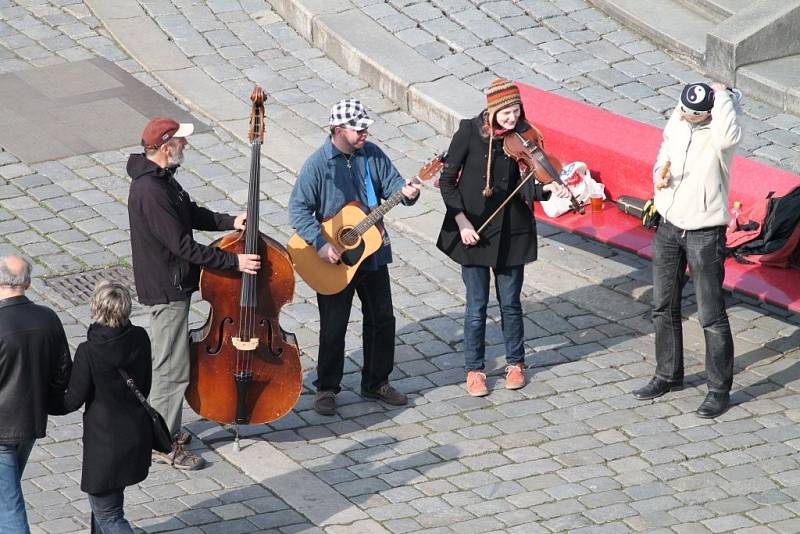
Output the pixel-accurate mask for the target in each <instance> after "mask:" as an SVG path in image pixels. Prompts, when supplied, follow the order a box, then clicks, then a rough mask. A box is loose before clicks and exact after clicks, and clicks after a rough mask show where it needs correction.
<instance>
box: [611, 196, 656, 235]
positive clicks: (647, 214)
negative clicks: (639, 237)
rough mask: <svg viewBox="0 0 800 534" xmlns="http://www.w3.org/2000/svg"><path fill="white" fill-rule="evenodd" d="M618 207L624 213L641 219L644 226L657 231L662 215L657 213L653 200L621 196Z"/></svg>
mask: <svg viewBox="0 0 800 534" xmlns="http://www.w3.org/2000/svg"><path fill="white" fill-rule="evenodd" d="M616 204H617V207H618V208H619V209H620V211H622V212H623V213H626V214H628V215H633V216H634V217H636V218H637V219H640V220H641V222H642V226H644V227H645V228H649V229H651V230H655V229H656V228H658V224H659V223H660V222H661V214H659V213H658V211H656V206H655V204H654V203H653V199H652V198H651V199H649V200H645V199H642V198H636V197H629V196H621V197H619V198H618V199H617V202H616Z"/></svg>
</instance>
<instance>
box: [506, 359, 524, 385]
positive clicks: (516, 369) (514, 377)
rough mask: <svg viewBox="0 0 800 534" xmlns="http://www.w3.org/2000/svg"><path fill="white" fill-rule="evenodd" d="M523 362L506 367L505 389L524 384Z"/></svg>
mask: <svg viewBox="0 0 800 534" xmlns="http://www.w3.org/2000/svg"><path fill="white" fill-rule="evenodd" d="M523 369H524V367H523V364H521V363H515V364H514V365H509V366H508V367H506V389H519V388H521V387H523V386H524V385H525V371H524V370H523Z"/></svg>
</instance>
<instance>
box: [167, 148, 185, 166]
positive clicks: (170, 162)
mask: <svg viewBox="0 0 800 534" xmlns="http://www.w3.org/2000/svg"><path fill="white" fill-rule="evenodd" d="M182 164H183V150H181V151H180V152H179V153H178V155H177V156H173V155H172V154H170V155H169V156H168V157H167V167H177V166H178V165H182Z"/></svg>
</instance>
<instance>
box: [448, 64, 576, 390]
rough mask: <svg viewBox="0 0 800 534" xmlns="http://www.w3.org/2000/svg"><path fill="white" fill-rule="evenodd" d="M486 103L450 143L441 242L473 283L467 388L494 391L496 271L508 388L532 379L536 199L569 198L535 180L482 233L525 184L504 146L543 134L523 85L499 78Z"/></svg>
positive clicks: (469, 287) (467, 313)
mask: <svg viewBox="0 0 800 534" xmlns="http://www.w3.org/2000/svg"><path fill="white" fill-rule="evenodd" d="M486 102H487V108H486V109H485V110H483V111H482V112H481V113H480V114H478V116H476V117H474V118H472V119H466V120H462V121H461V123H460V125H459V128H458V131H457V132H456V133H455V135H454V136H453V139H452V141H451V142H450V149H449V155H448V158H447V162H446V164H445V167H444V170H443V171H442V175H441V179H440V183H439V185H440V188H441V192H442V198H443V199H444V203H445V206H446V208H447V211H446V214H445V218H444V222H443V223H442V229H441V232H440V233H439V239H438V241H437V246H438V247H439V249H440V250H442V252H444V253H445V254H447V255H448V256H450V258H452V259H453V261H455V262H457V263H459V264H461V276H462V279H463V280H464V287H465V288H466V306H465V310H464V360H465V365H464V368H465V370H466V373H467V384H466V388H467V392H468V393H469V394H470V395H472V396H484V395H487V394H488V393H489V390H488V389H487V387H486V375H485V374H484V373H483V369H484V359H485V348H486V339H485V335H486V309H487V305H488V302H489V280H490V274H489V273H490V271H491V272H493V273H494V278H495V292H496V295H497V300H498V301H499V302H500V313H501V321H502V328H503V338H504V340H505V347H506V363H507V366H506V380H505V387H506V388H508V389H519V388H521V387H523V386H524V385H525V374H524V369H525V349H524V346H523V343H522V341H523V323H522V304H521V302H520V293H521V292H522V282H523V276H524V274H523V273H524V268H525V264H526V263H530V262H532V261H534V260H536V254H537V251H536V248H537V243H536V223H535V220H534V218H533V212H532V211H531V202H532V201H534V200H539V201H541V200H547V199H548V198H549V197H550V194H551V193H555V194H557V195H558V196H568V194H569V193H568V191H567V190H566V188H564V187H563V186H561V185H560V184H558V183H556V182H552V183H549V184H547V185H541V184H535V185H534V181H533V180H532V179H531V180H529V181H528V183H526V184H525V186H523V188H522V189H521V190H520V192H519V194H518V195H517V196H516V197H515V198H513V199H512V200H511V201H510V202H509V203H508V204H507V205H506V206H505V208H504V209H503V211H502V212H501V214H500V215H499V216H497V217H495V218H494V219H493V220H492V221H491V222H490V223H489V224H488V225H487V226H486V228H485V229H483V231H482V232H481V233H480V235H479V234H478V233H477V232H476V231H475V228H477V227H479V226H480V225H481V224H483V223H484V221H486V220H487V219H488V217H489V216H490V215H491V214H492V213H493V212H494V211H495V210H496V209H497V208H498V207H499V206H500V205H501V204H502V203H503V201H504V200H506V198H507V197H508V196H509V194H511V193H512V191H514V189H515V188H516V187H517V185H518V184H519V182H520V179H521V178H520V168H519V165H518V164H517V162H516V160H514V159H512V158H509V157H508V156H507V155H506V154H505V153H504V152H503V138H504V136H505V135H506V134H509V133H512V132H519V133H521V134H523V135H524V134H525V133H526V132H527V134H528V135H531V134H534V136H535V138H537V139H538V138H539V137H540V136H539V134H538V132H536V130H535V129H534V128H533V126H531V125H530V124H529V123H528V122H527V121H526V120H525V112H524V109H523V108H522V100H521V98H520V94H519V89H517V86H516V85H514V84H513V83H511V82H510V81H508V80H506V79H503V78H498V79H496V80H494V81H493V82H492V84H491V86H490V87H489V89H488V91H487V92H486Z"/></svg>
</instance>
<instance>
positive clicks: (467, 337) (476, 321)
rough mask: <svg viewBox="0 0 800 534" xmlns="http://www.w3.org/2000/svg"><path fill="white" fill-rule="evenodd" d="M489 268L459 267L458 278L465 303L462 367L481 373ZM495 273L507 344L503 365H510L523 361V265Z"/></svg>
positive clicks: (484, 346)
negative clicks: (520, 296) (465, 291)
mask: <svg viewBox="0 0 800 534" xmlns="http://www.w3.org/2000/svg"><path fill="white" fill-rule="evenodd" d="M489 269H490V267H480V266H468V265H462V266H461V278H462V279H463V280H464V286H465V287H466V289H467V302H466V306H465V307H464V368H465V370H467V371H474V370H480V369H483V367H484V359H485V357H486V308H487V306H488V304H489ZM492 270H493V271H494V283H495V285H494V287H495V293H496V294H497V300H498V301H499V302H500V320H501V324H502V327H503V339H504V340H505V344H506V362H507V363H508V364H509V365H512V364H515V363H523V362H524V361H525V349H524V347H523V345H522V337H523V334H524V328H523V325H522V303H521V302H520V300H519V295H520V293H521V292H522V279H523V276H524V272H525V267H524V266H523V265H520V266H517V267H508V268H506V269H492Z"/></svg>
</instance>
